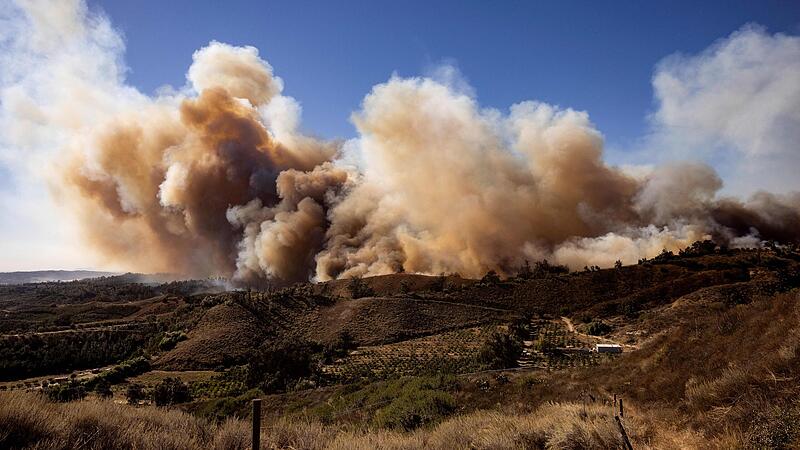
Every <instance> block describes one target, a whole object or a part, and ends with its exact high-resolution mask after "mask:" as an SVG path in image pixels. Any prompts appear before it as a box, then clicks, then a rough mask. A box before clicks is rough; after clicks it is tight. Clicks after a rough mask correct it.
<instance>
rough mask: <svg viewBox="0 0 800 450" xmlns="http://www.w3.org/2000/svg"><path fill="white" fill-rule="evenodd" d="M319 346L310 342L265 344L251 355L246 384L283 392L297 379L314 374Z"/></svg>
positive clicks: (251, 386) (266, 390) (269, 390)
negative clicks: (315, 355) (315, 356)
mask: <svg viewBox="0 0 800 450" xmlns="http://www.w3.org/2000/svg"><path fill="white" fill-rule="evenodd" d="M319 347H320V346H319V345H316V344H312V343H309V342H294V341H292V342H283V343H273V344H269V345H265V346H263V347H261V348H259V349H258V350H257V351H255V352H253V354H252V355H250V358H249V361H248V371H247V386H248V387H250V388H256V387H257V388H260V389H261V390H262V391H264V392H267V393H272V392H283V391H286V390H287V388H289V387H290V386H291V385H293V384H294V382H296V381H297V380H299V379H300V378H308V377H311V376H313V375H316V373H317V370H318V368H319V367H318V362H317V361H316V360H315V358H314V354H315V353H317V352H319V351H320V348H319Z"/></svg>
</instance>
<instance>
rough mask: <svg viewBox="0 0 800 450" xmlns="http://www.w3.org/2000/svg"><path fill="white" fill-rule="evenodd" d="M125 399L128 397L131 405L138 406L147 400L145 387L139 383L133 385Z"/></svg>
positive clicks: (126, 392)
mask: <svg viewBox="0 0 800 450" xmlns="http://www.w3.org/2000/svg"><path fill="white" fill-rule="evenodd" d="M125 397H127V399H128V404H129V405H138V404H139V402H140V401H142V400H144V398H145V395H144V386H142V385H141V384H138V383H131V384H130V385H129V386H128V389H127V391H125Z"/></svg>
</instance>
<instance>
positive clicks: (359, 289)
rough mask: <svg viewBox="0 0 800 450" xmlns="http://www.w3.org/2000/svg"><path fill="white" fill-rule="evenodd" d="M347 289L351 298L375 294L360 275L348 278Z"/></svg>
mask: <svg viewBox="0 0 800 450" xmlns="http://www.w3.org/2000/svg"><path fill="white" fill-rule="evenodd" d="M347 289H348V290H349V291H350V296H351V297H352V298H361V297H370V296H373V295H375V292H374V291H373V290H372V288H371V287H369V286H368V285H367V283H365V282H364V280H363V279H362V278H361V277H360V276H354V277H353V278H350V282H349V283H348V284H347Z"/></svg>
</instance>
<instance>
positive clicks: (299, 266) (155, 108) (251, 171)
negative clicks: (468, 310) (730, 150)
mask: <svg viewBox="0 0 800 450" xmlns="http://www.w3.org/2000/svg"><path fill="white" fill-rule="evenodd" d="M74 5H75V7H76V8H79V9H80V8H81V7H83V6H82V4H80V3H75V4H74ZM29 6H30V5H29ZM35 9H36V8H28V10H29V11H30V10H35ZM80 11H83V12H82V13H81V14H83V15H86V14H87V13H86V11H85V10H83V9H81V10H80ZM81 14H78V16H81ZM87 21H88V22H91V21H89V20H88V19H87V18H86V17H83V18H81V17H78V18H77V19H76V23H78V25H81V26H84V27H88V29H89V30H90V31H92V33H99V32H100V31H98V25H97V23H101V24H102V21H100V22H97V20H95V22H94V23H95V25H93V26H89V25H87ZM100 28H102V27H100ZM106 31H107V30H106ZM107 32H108V31H107ZM92 33H89V36H90V37H89V38H87V39H89V41H90V42H93V41H92V39H94V40H97V39H100V38H98V37H96V36H95V37H91V36H93V34H92ZM101 47H102V46H101ZM97 51H98V52H100V54H103V50H102V48H101V49H100V50H97ZM106 59H110V60H112V61H113V60H114V58H106ZM109 65H110V67H112V68H114V67H116V66H115V65H114V63H113V62H112V63H109ZM66 67H69V65H67V66H66ZM98 70H99V69H98ZM117 70H118V69H117ZM43 76H46V75H43ZM53 76H55V75H53ZM111 76H114V77H118V76H119V75H118V74H117V73H115V74H112V75H111ZM187 80H188V84H187V86H186V87H185V88H184V89H183V90H181V91H177V92H169V93H165V94H163V95H160V96H158V97H156V98H148V97H146V96H144V95H141V94H139V93H138V92H135V90H132V89H131V88H125V87H124V85H123V86H120V85H113V89H112V91H113V92H123V93H125V96H124V97H125V101H124V102H119V103H114V104H113V107H106V108H103V109H102V111H103V114H102V117H100V118H97V117H93V119H92V120H78V119H75V120H78V122H77V124H75V125H65V124H63V123H55V122H53V126H58V127H59V129H60V130H63V131H62V138H63V139H62V140H61V145H60V148H59V149H58V151H57V152H56V153H55V154H52V155H51V157H52V158H53V159H52V160H53V161H56V162H57V164H58V167H59V169H58V170H57V171H56V173H55V174H54V175H53V176H52V177H51V178H52V180H51V182H52V183H54V190H55V191H56V192H57V193H58V194H59V199H60V201H61V202H62V203H63V204H65V205H67V206H68V207H69V208H70V209H71V210H72V211H73V212H74V213H75V215H76V216H77V217H79V218H80V222H81V223H82V227H83V235H84V236H85V238H86V239H87V240H88V242H89V244H90V245H91V247H92V248H94V249H96V250H98V251H99V252H100V253H101V254H102V255H104V256H105V257H106V258H107V259H108V260H109V261H112V262H116V263H117V264H121V265H124V266H126V267H128V268H130V269H135V270H139V271H168V272H183V273H186V274H191V275H195V276H198V275H200V276H202V275H225V276H233V277H235V278H237V279H239V280H242V281H246V282H250V281H254V280H265V279H269V280H280V281H297V280H306V279H310V278H315V279H319V280H327V279H331V278H336V277H348V276H356V275H376V274H385V273H392V272H399V271H405V272H418V273H436V274H438V273H442V272H457V273H460V274H462V275H464V276H471V277H477V276H481V275H483V274H484V273H485V272H486V271H487V270H497V271H499V272H501V273H509V272H511V271H513V270H514V269H515V268H517V267H519V266H520V265H521V264H522V262H523V261H524V260H526V259H528V260H538V259H543V258H550V259H551V260H553V261H555V262H558V263H563V264H567V265H569V266H571V267H583V266H584V265H600V266H610V265H612V264H613V263H614V262H615V261H616V260H617V259H620V260H622V261H623V262H625V263H633V262H635V261H636V260H637V259H639V258H642V257H652V256H654V255H656V254H658V253H659V252H661V250H662V249H664V248H667V249H669V250H676V249H678V248H682V247H685V246H687V245H689V244H690V243H691V242H693V241H695V240H697V239H704V238H713V239H715V240H717V241H719V242H725V243H728V244H731V245H752V244H754V243H758V242H759V241H760V240H761V239H779V240H782V241H793V242H798V240H800V194H786V195H780V196H779V195H772V194H768V193H764V192H759V193H757V194H755V195H753V196H752V197H751V198H750V199H749V200H747V201H741V200H737V199H733V198H722V197H720V196H719V195H718V192H719V191H720V189H721V187H722V180H721V179H720V178H719V177H718V176H717V174H716V173H715V172H714V170H713V169H711V168H710V167H708V166H706V165H703V164H700V163H672V164H667V165H664V166H661V167H658V168H656V169H654V170H652V171H649V172H648V173H646V174H645V175H642V174H638V175H635V174H633V173H631V172H626V171H624V170H622V169H619V168H616V167H613V166H610V165H608V164H606V163H605V162H604V160H603V158H602V154H603V138H602V135H601V134H600V132H599V131H597V130H596V129H595V128H594V126H593V125H592V123H591V122H590V121H589V118H588V115H587V114H586V113H584V112H578V111H573V110H571V109H560V108H556V107H553V106H550V105H547V104H543V103H536V102H522V103H519V104H516V105H514V106H512V107H511V109H510V111H509V113H508V114H505V113H503V112H500V111H497V110H488V109H482V108H481V107H480V106H479V105H478V104H477V102H476V100H475V99H474V97H473V96H472V95H471V94H469V93H468V92H469V90H465V89H461V88H459V87H457V86H454V85H452V83H448V82H439V81H435V80H433V79H429V78H407V79H404V78H398V77H393V78H391V79H390V80H388V81H387V82H386V83H384V84H380V85H378V86H375V87H374V88H373V90H372V92H370V93H369V94H368V95H367V96H366V97H365V99H364V102H363V105H362V107H361V109H360V110H359V111H358V112H356V113H355V114H354V115H353V117H352V120H353V123H354V124H355V126H356V129H357V131H358V137H357V138H355V139H353V140H352V141H351V142H350V145H349V146H348V147H350V148H355V149H356V150H357V151H359V152H360V161H361V163H360V164H358V165H357V166H351V165H347V164H345V163H344V162H343V161H342V159H340V156H341V153H342V151H341V143H339V142H328V141H323V140H319V139H316V138H313V137H310V136H307V135H304V134H302V133H300V132H299V131H298V124H299V106H298V104H297V103H296V102H295V101H294V100H293V99H291V98H289V97H286V96H283V95H282V89H283V81H282V80H281V79H280V78H277V77H276V76H275V75H274V74H273V71H272V68H271V67H270V65H269V64H268V63H267V62H266V61H264V60H263V59H261V57H260V56H259V55H258V52H257V50H256V49H254V48H252V47H232V46H228V45H225V44H221V43H216V42H212V43H211V44H210V45H209V46H207V47H205V48H203V49H201V50H199V51H197V52H196V53H195V55H194V62H193V64H192V65H191V67H190V68H189V70H188V74H187ZM29 82H30V80H27V81H26V80H24V79H23V80H22V81H16V82H15V84H14V85H13V86H14V87H15V89H22V90H23V91H24V89H25V87H26V86H28V83H29ZM120 83H121V82H120ZM112 84H113V83H112ZM83 87H84V88H87V89H89V88H90V87H89V86H83ZM96 89H103V86H98V87H96ZM131 91H132V92H131ZM108 92H109V91H108V90H106V91H103V92H102V93H99V94H98V95H97V96H94V97H95V98H100V99H108V97H109V95H108ZM465 92H467V93H465ZM101 94H102V95H101ZM5 95H8V89H6V94H5ZM112 96H113V95H112ZM36 97H37V96H36V95H31V96H30V98H31V99H35V98H36ZM112 103H113V102H112ZM54 104H57V103H51V104H50V107H51V109H53V108H55V107H53V105H54ZM6 106H7V105H6ZM55 109H56V110H57V109H58V108H55ZM4 117H5V123H6V124H7V123H13V121H14V120H17V122H18V123H20V124H22V119H21V117H23V115H22V114H16V113H13V112H11V113H6V115H5V116H4ZM58 117H59V119H60V120H65V119H64V118H63V117H61V116H58ZM42 120H45V121H47V120H50V119H46V118H45V119H42ZM67 122H68V121H67ZM16 145H17V146H20V147H22V146H23V145H22V144H21V143H20V142H17V143H16Z"/></svg>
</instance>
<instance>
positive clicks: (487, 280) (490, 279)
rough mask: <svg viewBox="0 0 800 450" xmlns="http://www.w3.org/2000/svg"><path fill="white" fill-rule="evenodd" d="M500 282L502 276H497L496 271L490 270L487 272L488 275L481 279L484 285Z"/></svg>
mask: <svg viewBox="0 0 800 450" xmlns="http://www.w3.org/2000/svg"><path fill="white" fill-rule="evenodd" d="M499 282H500V276H499V275H497V272H495V271H494V270H490V271H488V272H486V275H484V276H483V278H481V283H482V284H497V283H499Z"/></svg>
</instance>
